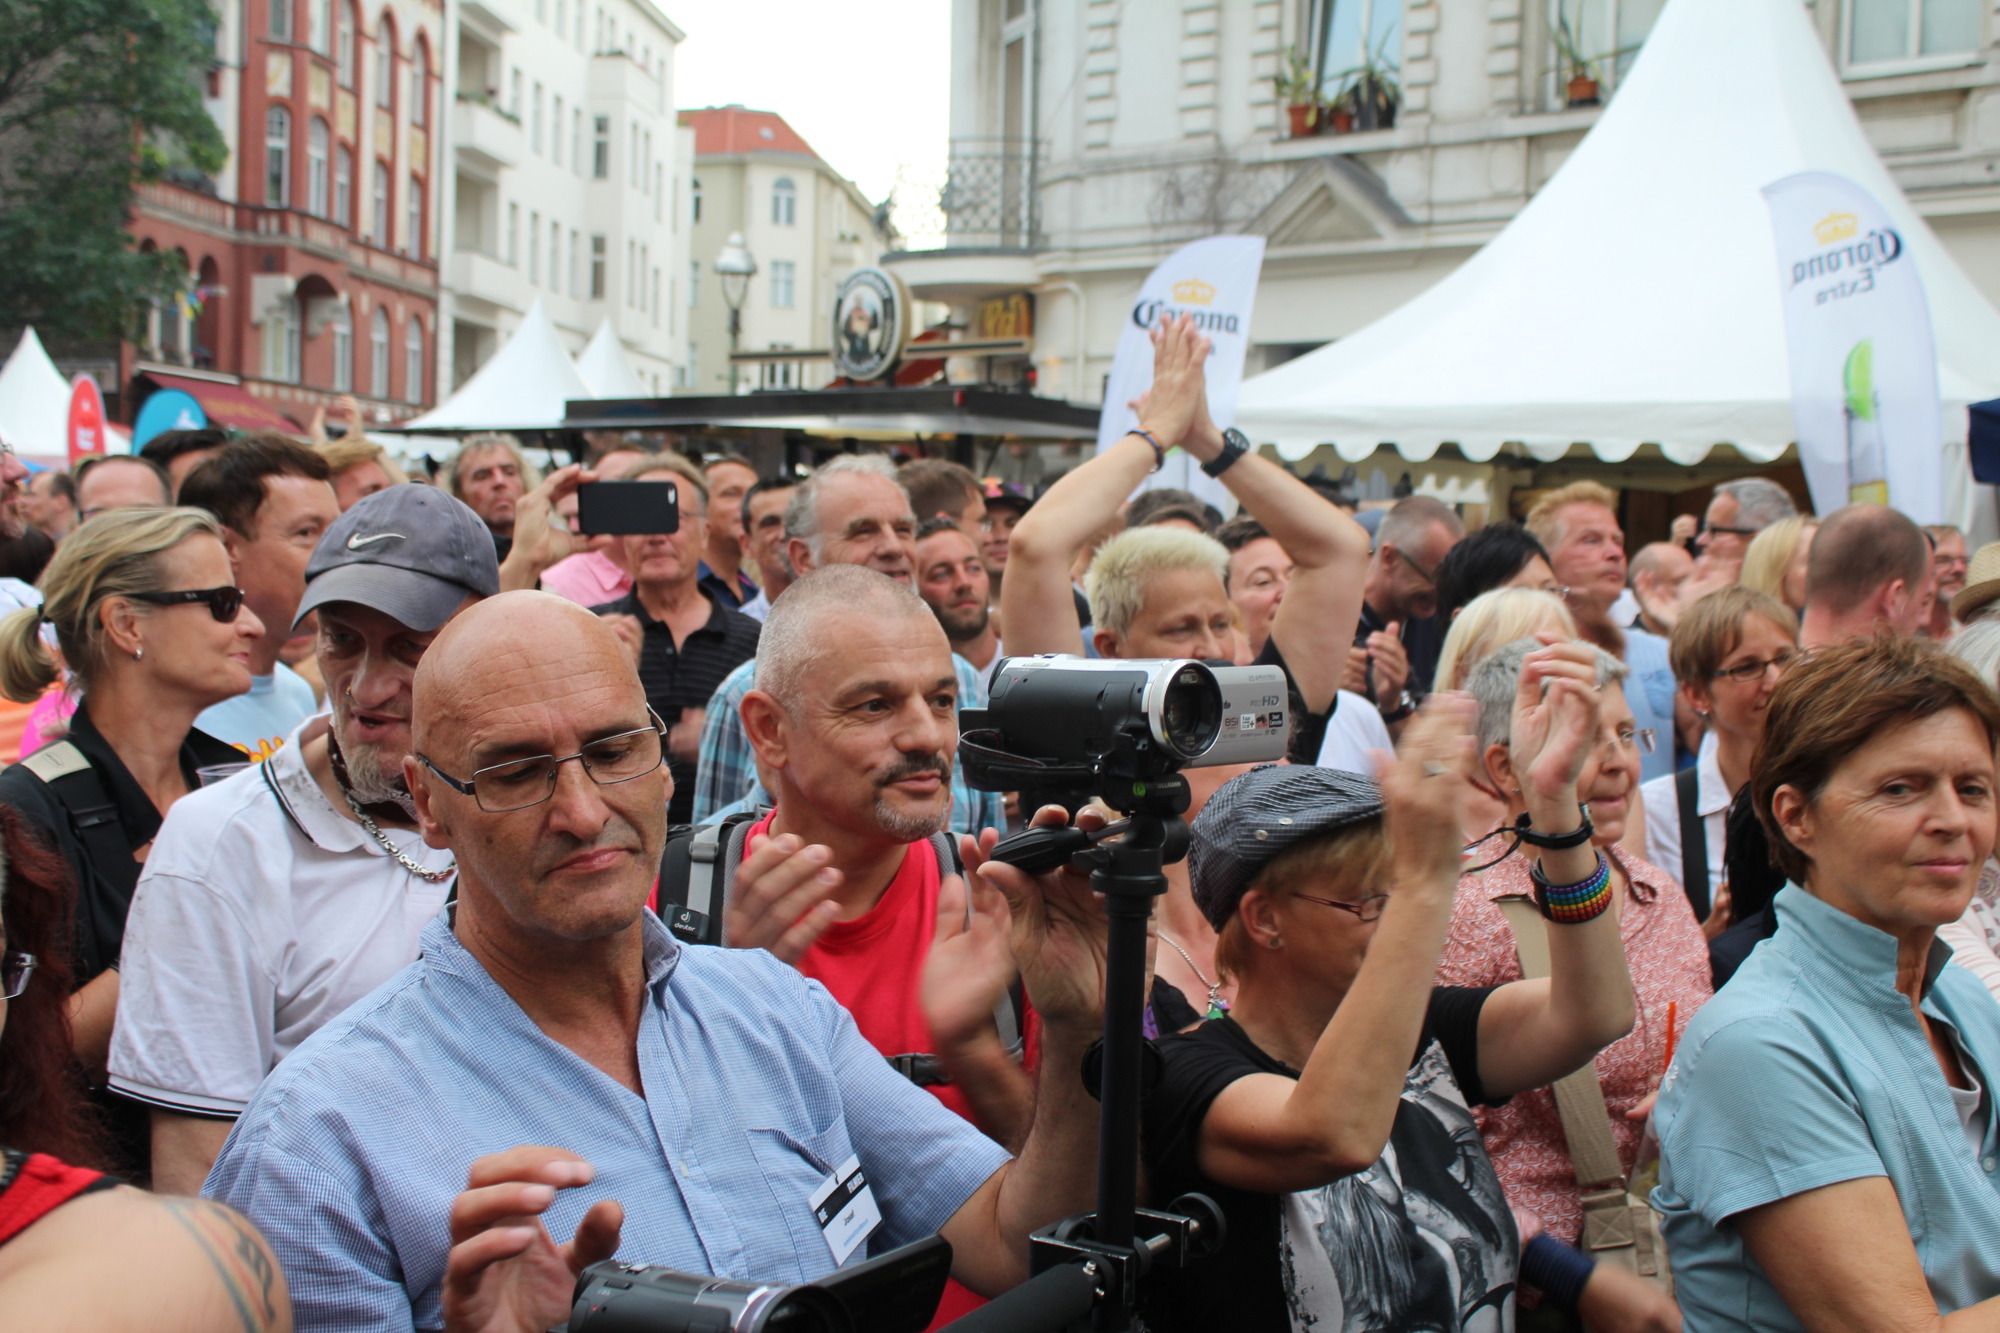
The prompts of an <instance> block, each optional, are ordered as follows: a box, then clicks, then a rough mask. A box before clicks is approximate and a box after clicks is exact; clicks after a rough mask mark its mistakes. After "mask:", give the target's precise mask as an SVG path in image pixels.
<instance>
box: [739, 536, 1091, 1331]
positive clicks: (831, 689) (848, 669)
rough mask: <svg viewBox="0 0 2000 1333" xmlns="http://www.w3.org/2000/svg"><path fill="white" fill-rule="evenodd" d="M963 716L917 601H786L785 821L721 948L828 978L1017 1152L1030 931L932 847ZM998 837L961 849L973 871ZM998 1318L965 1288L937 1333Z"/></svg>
mask: <svg viewBox="0 0 2000 1333" xmlns="http://www.w3.org/2000/svg"><path fill="white" fill-rule="evenodd" d="M957 705H958V677H957V673H956V672H955V671H954V670H953V668H952V661H951V646H950V644H949V643H948V642H947V641H946V639H945V635H944V630H943V629H942V628H941V627H940V626H939V625H938V622H937V618H936V617H935V616H933V615H932V614H931V611H930V608H929V607H928V606H927V605H925V604H924V602H923V601H922V600H921V599H919V598H918V597H917V595H916V594H915V593H913V592H911V591H910V589H909V588H908V587H906V586H905V585H903V584H901V583H898V582H896V581H895V580H893V579H890V578H887V577H885V576H883V575H881V574H879V573H876V572H875V571H874V570H871V569H866V568H863V567H861V566H859V565H832V566H828V567H827V568H824V569H820V570H816V571H814V572H813V573H811V574H808V575H806V577H805V578H803V579H801V580H799V581H798V582H797V583H795V584H793V585H792V586H791V587H790V588H788V589H787V590H786V591H785V595H784V596H783V597H782V598H780V599H778V601H776V602H775V603H773V604H772V607H771V615H770V618H769V619H768V620H766V621H765V623H764V632H763V636H762V637H761V638H760V640H759V641H758V650H757V688H756V689H754V690H752V691H750V692H749V693H748V694H746V695H745V696H744V697H743V704H742V710H743V712H742V716H743V726H744V730H745V732H746V733H747V734H748V735H749V737H750V743H751V745H752V746H754V747H755V749H756V752H757V763H758V768H759V769H760V770H761V771H762V772H764V773H765V774H767V775H768V776H767V778H766V781H767V783H768V784H769V790H770V791H771V793H772V794H773V796H775V797H776V799H777V807H776V808H775V809H774V810H773V811H772V812H771V813H770V814H769V815H768V816H766V817H765V818H764V819H763V820H762V821H761V822H759V823H758V824H756V825H754V826H752V828H751V830H750V834H749V836H748V837H747V838H746V839H745V841H744V857H743V861H742V864H741V865H740V866H739V867H738V868H737V871H736V876H735V879H734V881H733V882H732V885H731V888H730V892H729V904H728V907H727V908H726V909H725V910H726V912H727V918H726V920H725V923H724V927H723V935H724V938H725V939H727V941H728V942H729V943H730V944H732V945H735V946H738V947H744V948H757V947H763V948H768V949H769V950H770V951H771V952H772V953H774V954H776V955H777V956H778V957H779V958H782V959H785V960H786V961H788V962H791V963H792V964H794V965H795V966H796V967H797V968H798V969H799V970H800V971H801V972H803V973H805V974H806V975H807V976H809V977H812V978H814V979H815V980H817V981H819V982H820V983H821V984H823V985H824V986H825V987H826V988H827V990H828V991H830V992H831V993H832V994H833V997H834V998H835V999H836V1000H839V1001H840V1003H841V1004H842V1005H844V1006H846V1008H847V1010H848V1012H849V1013H851V1014H853V1015H854V1022H855V1025H856V1026H857V1027H859V1028H860V1029H861V1035H862V1036H863V1037H865V1038H867V1040H868V1042H869V1044H870V1045H872V1046H873V1047H874V1048H875V1049H876V1050H878V1051H880V1052H882V1054H883V1055H885V1056H891V1057H894V1056H902V1055H929V1056H933V1057H935V1063H936V1066H937V1069H938V1071H939V1072H940V1073H942V1074H943V1075H944V1076H945V1077H946V1078H947V1079H949V1082H925V1083H924V1086H925V1087H927V1089H928V1090H929V1091H930V1092H931V1093H933V1094H934V1095H935V1096H936V1097H937V1098H938V1100H940V1101H942V1102H943V1103H944V1104H945V1105H946V1106H949V1107H950V1108H951V1109H952V1110H954V1111H956V1112H958V1113H959V1114H960V1115H962V1116H964V1117H965V1118H966V1119H968V1120H970V1121H972V1123H974V1124H976V1125H978V1126H979V1127H980V1128H981V1129H982V1130H984V1131H986V1133H987V1134H988V1135H990V1136H991V1137H993V1138H994V1139H996V1140H998V1141H999V1142H1001V1143H1003V1144H1005V1145H1007V1146H1008V1147H1009V1148H1018V1146H1019V1145H1020V1143H1021V1142H1022V1140H1023V1138H1024V1137H1026V1135H1027V1132H1028V1127H1029V1122H1030V1119H1031V1118H1032V1111H1033V1106H1034V1095H1033V1089H1032V1086H1031V1084H1030V1081H1029V1074H1028V1072H1027V1071H1026V1070H1024V1069H1023V1067H1022V1066H1021V1065H1020V1064H1018V1063H1016V1062H1015V1059H1014V1058H1013V1055H1012V1054H1011V1053H1010V1052H1009V1051H1008V1050H1007V1049H1006V1047H1005V1046H1004V1045H1003V1044H1002V1042H1001V1039H1000V1033H999V1028H998V1025H997V1024H996V1022H995V1019H994V1009H995V1006H996V1005H997V1004H999V1003H1000V1002H1001V1001H1002V1000H1003V998H1004V997H1005V995H1006V993H1007V987H1008V985H1009V984H1010V983H1011V982H1012V980H1013V978H1014V975H1015V965H1014V956H1013V951H1012V948H1011V943H1012V941H1011V932H1012V917H1011V915H1010V912H1009V909H1008V905H1007V900H1006V897H1005V896H1004V895H1003V894H1002V893H1000V892H999V891H998V890H997V889H995V888H994V887H993V886H992V885H990V884H987V883H986V882H985V881H984V880H983V878H982V877H981V876H979V875H977V874H966V875H962V876H961V875H957V874H951V873H946V872H947V871H948V870H949V867H940V866H939V864H938V853H937V849H936V847H935V846H934V845H933V843H932V841H931V838H932V835H933V834H935V833H937V832H939V831H940V830H942V829H943V828H944V827H945V825H946V819H947V816H948V815H949V814H950V812H951V764H952V758H953V756H954V755H955V754H956V753H957V750H958V717H957ZM996 838H997V834H996V833H995V832H994V831H993V830H992V829H987V830H985V831H984V832H982V834H981V835H980V837H979V839H978V840H977V841H975V840H974V839H972V838H969V837H968V838H961V839H960V843H959V847H960V857H961V859H963V860H964V861H965V863H966V866H967V868H968V870H976V869H977V867H978V866H979V865H980V864H981V863H983V862H984V860H985V859H986V854H987V853H989V852H990V851H991V850H992V848H993V844H994V842H995V840H996ZM968 884H969V885H970V887H968ZM1032 1017H1033V1015H1032V1014H1026V1015H1024V1021H1023V1025H1022V1026H1023V1029H1024V1032H1025V1034H1026V1036H1027V1037H1028V1039H1029V1041H1030V1042H1031V1043H1032V1042H1033V1041H1034V1040H1035V1039H1036V1037H1037V1036H1038V1034H1037V1032H1036V1031H1035V1027H1034V1025H1033V1024H1032V1023H1031V1022H1029V1021H1027V1020H1029V1019H1032ZM1086 1035H1087V1034H1086ZM906 1072H907V1071H906ZM980 1303H981V1302H980V1301H979V1298H978V1297H976V1296H974V1295H973V1294H972V1293H971V1292H970V1291H967V1290H966V1289H965V1288H963V1287H960V1286H958V1285H957V1284H956V1283H954V1284H952V1285H951V1286H950V1287H949V1288H947V1290H946V1292H945V1296H944V1300H943V1301H942V1302H941V1303H940V1304H939V1306H938V1311H937V1320H936V1322H935V1323H934V1324H933V1325H932V1326H933V1327H937V1326H939V1325H941V1324H943V1323H948V1322H949V1321H950V1320H952V1319H955V1318H957V1317H958V1316H959V1315H961V1314H964V1313H965V1312H967V1311H968V1310H971V1309H973V1308H975V1307H976V1306H978V1305H979V1304H980Z"/></svg>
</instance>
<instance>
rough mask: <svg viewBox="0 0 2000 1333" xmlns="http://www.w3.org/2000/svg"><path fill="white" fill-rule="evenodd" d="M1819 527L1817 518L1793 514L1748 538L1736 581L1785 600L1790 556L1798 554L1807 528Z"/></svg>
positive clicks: (1790, 562)
mask: <svg viewBox="0 0 2000 1333" xmlns="http://www.w3.org/2000/svg"><path fill="white" fill-rule="evenodd" d="M1818 526H1819V520H1818V519H1816V518H1812V517H1809V516H1796V515H1795V516H1794V517H1791V518H1781V519H1779V520H1778V521H1777V522H1776V523H1773V524H1771V526H1769V527H1768V528H1765V529H1764V530H1763V531H1762V532H1760V533H1758V534H1757V535H1756V536H1755V537H1752V538H1751V539H1750V545H1749V548H1748V549H1746V550H1745V551H1744V552H1743V570H1742V572H1741V573H1740V574H1738V575H1737V578H1736V581H1737V582H1738V583H1740V584H1742V585H1743V586H1744V587H1746V588H1755V589H1756V590H1757V591H1758V592H1761V593H1764V594H1766V595H1767V596H1771V597H1775V598H1777V599H1778V600H1779V601H1781V602H1782V601H1784V600H1785V573H1786V571H1788V570H1789V569H1791V567H1792V557H1793V556H1794V555H1796V554H1797V553H1798V549H1799V543H1800V542H1801V541H1803V540H1804V539H1805V535H1806V531H1807V529H1809V528H1817V527H1818Z"/></svg>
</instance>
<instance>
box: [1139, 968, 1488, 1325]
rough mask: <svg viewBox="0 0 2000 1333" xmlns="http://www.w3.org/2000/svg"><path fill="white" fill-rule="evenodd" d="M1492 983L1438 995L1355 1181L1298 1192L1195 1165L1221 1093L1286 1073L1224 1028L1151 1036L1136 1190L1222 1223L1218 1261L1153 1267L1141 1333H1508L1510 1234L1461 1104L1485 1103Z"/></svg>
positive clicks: (1217, 1024) (1230, 1024)
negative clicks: (1154, 1064) (1155, 1055)
mask: <svg viewBox="0 0 2000 1333" xmlns="http://www.w3.org/2000/svg"><path fill="white" fill-rule="evenodd" d="M1490 994H1492V988H1462V987H1453V986H1440V987H1438V988H1436V989H1435V990H1433V991H1432V992H1431V1000H1430V1005H1429V1009H1428V1012H1427V1013H1426V1016H1425V1019H1424V1029H1423V1032H1422V1034H1421V1035H1420V1036H1419V1037H1418V1039H1417V1048H1416V1055H1415V1058H1414V1059H1413V1060H1412V1061H1411V1063H1410V1074H1409V1078H1408V1080H1407V1081H1406V1082H1405V1084H1404V1088H1403V1096H1402V1102H1401V1104H1400V1105H1399V1106H1398V1107H1397V1108H1396V1119H1395V1124H1394V1127H1393V1128H1392V1129H1391V1130H1390V1134H1389V1143H1388V1145H1387V1147H1385V1148H1384V1150H1383V1153H1382V1156H1381V1157H1380V1158H1378V1159H1377V1160H1376V1162H1375V1164H1374V1165H1373V1166H1371V1167H1369V1168H1368V1169H1367V1170H1366V1171H1363V1172H1360V1173H1358V1174H1356V1175H1352V1176H1347V1177H1343V1178H1342V1179H1340V1180H1337V1181H1334V1182H1333V1183H1331V1184H1328V1185H1322V1186H1319V1187H1317V1188H1315V1189H1310V1190H1302V1191H1300V1192H1298V1193H1296V1194H1260V1193H1256V1192H1253V1191H1250V1190H1241V1189H1235V1188H1232V1187H1230V1186H1228V1185H1224V1184H1221V1183H1220V1182H1218V1181H1215V1180H1213V1179H1211V1178H1209V1177H1208V1176H1206V1175H1205V1174H1203V1172H1202V1170H1201V1165H1200V1157H1199V1144H1200V1136H1201V1126H1202V1122H1203V1121H1204V1120H1205V1119H1207V1117H1208V1111H1209V1108H1210V1107H1211V1106H1212V1105H1214V1103H1215V1099H1216V1097H1217V1096H1219V1095H1220V1094H1221V1093H1222V1090H1223V1089H1225V1088H1227V1087H1228V1086H1229V1085H1230V1084H1232V1083H1234V1082H1236V1081H1237V1080H1238V1079H1241V1078H1245V1077H1248V1076H1249V1075H1252V1074H1278V1075H1281V1076H1283V1077H1286V1078H1292V1079H1296V1078H1297V1077H1298V1076H1299V1075H1298V1071H1297V1070H1295V1069H1292V1068H1290V1067H1288V1066H1287V1065H1285V1064H1283V1063H1281V1062H1280V1061H1278V1060H1276V1059H1274V1058H1273V1057H1272V1056H1270V1055H1269V1054H1267V1053H1266V1052H1264V1051H1263V1050H1262V1049H1260V1048H1259V1047H1258V1046H1257V1045H1256V1044H1255V1043H1254V1042H1252V1041H1251V1040H1250V1037H1249V1034H1248V1033H1246V1032H1245V1031H1244V1030H1243V1029H1242V1028H1241V1027H1240V1026H1238V1025H1237V1023H1236V1022H1235V1020H1233V1019H1230V1018H1221V1019H1217V1020H1215V1021H1213V1022H1210V1023H1205V1024H1203V1025H1202V1026H1201V1027H1200V1028H1197V1029H1196V1030H1195V1031H1193V1032H1188V1033H1182V1034H1180V1035H1177V1036H1169V1037H1163V1038H1161V1040H1160V1041H1159V1043H1158V1045H1159V1050H1160V1055H1161V1057H1162V1060H1163V1062H1164V1065H1165V1070H1164V1072H1163V1074H1162V1076H1161V1079H1160V1082H1159V1084H1158V1086H1157V1087H1156V1088H1155V1089H1154V1091H1153V1093H1152V1094H1151V1096H1149V1097H1148V1098H1147V1101H1146V1105H1145V1113H1144V1128H1143V1133H1142V1146H1143V1150H1144V1154H1145V1162H1146V1173H1147V1180H1148V1182H1149V1186H1150V1194H1151V1197H1152V1199H1153V1200H1154V1201H1155V1204H1156V1205H1160V1206H1164V1205H1166V1204H1169V1203H1171V1202H1172V1201H1173V1199H1174V1198H1175V1197H1176V1196H1178V1195H1180V1194H1183V1193H1186V1192H1187V1191H1190V1190H1195V1191H1199V1192H1200V1193H1203V1194H1206V1195H1208V1196H1209V1197H1210V1198H1212V1199H1214V1200H1215V1201H1216V1203H1217V1204H1219V1205H1220V1206H1221V1208H1222V1211H1223V1214H1224V1215H1225V1217H1226V1218H1227V1220H1228V1230H1229V1236H1228V1241H1227V1243H1226V1244H1225V1245H1224V1246H1223V1249H1222V1252H1221V1253H1220V1254H1217V1255H1215V1256H1213V1257H1211V1258H1208V1259H1203V1260H1199V1261H1197V1262H1196V1263H1194V1264H1193V1265H1191V1266H1190V1267H1188V1268H1187V1269H1185V1270H1181V1271H1178V1272H1176V1271H1161V1272H1157V1273H1156V1274H1155V1275H1154V1277H1153V1278H1151V1279H1150V1280H1149V1282H1148V1284H1147V1288H1146V1296H1145V1303H1146V1309H1147V1317H1148V1319H1149V1321H1150V1322H1149V1326H1150V1327H1151V1328H1153V1329H1154V1330H1155V1333H1182V1331H1183V1330H1185V1331H1186V1333H1195V1330H1203V1331H1204V1333H1206V1331H1207V1330H1216V1329H1229V1330H1231V1333H1292V1331H1294V1330H1296V1331H1298V1333H1304V1331H1305V1330H1311V1331H1312V1333H1364V1331H1373V1330H1390V1329H1396V1330H1406V1329H1423V1330H1444V1331H1446V1333H1459V1331H1460V1330H1465V1331H1466V1333H1486V1331H1487V1330H1493V1331H1494V1333H1508V1330H1511V1329H1512V1328H1513V1325H1514V1299H1513V1297H1514V1280H1515V1278H1514V1274H1515V1268H1516V1266H1517V1264H1518V1262H1519V1259H1520V1239H1519V1236H1518V1234H1517V1232H1516V1230H1515V1227H1514V1218H1513V1214H1512V1213H1511V1212H1510V1211H1509V1210H1508V1207H1507V1199H1506V1195H1505V1193H1504V1192H1503V1191H1502V1189H1501V1187H1500V1180H1499V1177H1498V1176H1497V1175H1495V1174H1494V1171H1493V1164H1492V1162H1491V1161H1490V1160H1488V1158H1487V1156H1486V1149H1485V1147H1484V1145H1483V1144H1482V1143H1481V1142H1480V1138H1479V1129H1478V1126H1477V1125H1476V1124H1475V1123H1474V1122H1473V1118H1472V1111H1471V1109H1470V1108H1471V1107H1473V1106H1477V1105H1482V1104H1487V1105H1491V1104H1497V1102H1498V1101H1504V1100H1505V1099H1504V1098H1501V1099H1489V1098H1488V1097H1487V1095H1486V1090H1485V1088H1484V1086H1483V1085H1482V1084H1481V1083H1480V1081H1479V1013H1480V1010H1481V1009H1482V1008H1483V1007H1484V1006H1485V1004H1486V998H1487V996H1489V995H1490Z"/></svg>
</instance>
